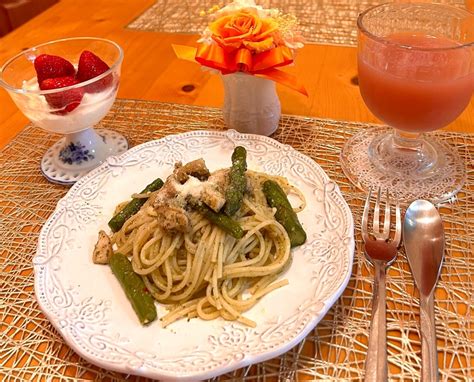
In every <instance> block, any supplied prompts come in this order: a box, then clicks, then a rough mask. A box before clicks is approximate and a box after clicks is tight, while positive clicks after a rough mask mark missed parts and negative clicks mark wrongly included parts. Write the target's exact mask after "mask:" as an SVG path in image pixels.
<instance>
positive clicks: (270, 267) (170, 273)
mask: <svg viewBox="0 0 474 382" xmlns="http://www.w3.org/2000/svg"><path fill="white" fill-rule="evenodd" d="M246 176H247V183H248V185H249V188H250V189H251V192H246V194H245V196H244V199H243V204H242V206H241V208H240V209H239V211H238V212H237V214H236V216H234V220H235V221H236V222H237V223H238V224H240V226H241V227H242V229H243V231H244V235H243V237H242V238H240V239H236V238H235V237H232V236H231V235H229V234H228V233H226V232H224V231H223V230H222V229H221V228H219V227H218V226H216V225H214V224H212V223H211V222H210V221H209V220H207V219H206V218H204V217H203V215H201V214H200V213H199V212H196V211H187V214H188V217H189V228H188V229H187V230H185V231H184V232H181V231H176V230H174V231H168V230H166V229H164V228H163V227H162V226H160V225H159V224H158V219H157V212H156V209H155V208H154V203H156V199H157V195H158V194H157V193H158V192H159V191H157V192H154V193H152V194H151V195H150V197H149V199H148V200H147V201H146V203H145V204H144V205H143V206H142V207H141V209H140V210H139V212H138V213H136V214H135V215H134V216H132V217H131V218H130V219H129V220H127V221H126V222H125V224H124V225H123V226H122V228H121V229H120V230H119V231H117V232H116V233H114V234H113V236H112V243H113V244H114V248H115V250H114V251H115V252H120V253H122V254H124V255H126V256H128V257H130V258H131V263H132V266H133V270H134V272H136V273H137V274H139V275H140V276H141V277H142V279H143V281H144V283H145V285H146V288H147V289H148V291H149V292H150V293H151V295H152V296H153V297H154V298H155V299H156V300H157V301H158V302H160V303H161V304H163V305H165V306H166V307H167V309H168V313H167V314H166V315H165V316H164V317H162V318H161V321H162V325H163V326H167V325H169V324H171V323H172V322H174V321H176V320H179V319H181V318H192V317H200V318H201V319H204V320H213V319H216V318H218V317H222V318H223V319H225V320H235V321H239V322H241V323H243V324H245V325H249V326H255V322H254V321H252V320H250V319H248V318H246V317H245V316H244V312H246V311H248V310H249V309H250V308H251V307H252V306H254V305H255V304H256V303H257V302H258V300H259V299H260V298H262V297H263V296H264V295H266V294H268V293H270V292H271V291H273V290H275V289H277V288H280V287H282V286H284V285H286V284H287V283H288V281H287V280H278V278H279V276H280V275H281V274H282V273H283V272H285V270H286V269H287V268H288V267H289V266H290V264H291V253H290V239H289V236H288V234H287V232H286V231H285V228H284V227H283V226H282V225H281V224H280V223H279V222H278V221H277V220H276V219H275V217H274V214H275V211H274V209H272V208H270V207H268V205H267V203H266V200H265V196H264V195H263V193H262V191H261V188H262V187H261V185H262V183H263V182H264V181H265V180H268V179H272V180H274V181H276V182H277V183H278V184H280V186H281V187H282V188H283V189H284V190H285V191H286V192H291V191H293V192H294V193H295V195H297V196H298V197H299V198H300V199H301V201H302V203H301V205H300V206H299V207H298V210H301V209H302V208H304V204H305V202H304V197H303V195H302V194H301V193H299V191H298V190H297V189H294V188H293V187H292V186H290V185H289V184H288V182H287V180H286V179H285V178H281V177H272V176H270V175H267V174H264V173H259V172H254V171H247V174H246ZM139 196H140V195H135V197H139Z"/></svg>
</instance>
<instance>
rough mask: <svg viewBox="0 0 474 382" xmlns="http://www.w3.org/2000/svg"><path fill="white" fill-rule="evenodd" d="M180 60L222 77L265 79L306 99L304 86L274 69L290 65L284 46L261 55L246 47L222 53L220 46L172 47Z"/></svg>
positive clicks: (290, 58)
mask: <svg viewBox="0 0 474 382" xmlns="http://www.w3.org/2000/svg"><path fill="white" fill-rule="evenodd" d="M173 49H174V52H175V54H176V56H177V57H178V58H180V59H183V60H187V61H192V62H196V61H197V62H198V63H200V64H201V65H204V66H207V67H209V68H213V69H217V70H219V71H220V72H221V73H222V74H229V73H235V72H245V73H249V74H253V75H256V76H258V77H263V78H267V79H270V80H273V81H275V82H278V83H280V84H282V85H284V86H287V87H289V88H291V89H293V90H296V91H298V92H300V93H301V94H304V95H305V96H308V93H307V92H306V89H305V87H304V85H303V84H302V83H301V82H300V81H299V80H298V79H297V78H296V76H294V75H292V74H289V73H286V72H283V71H281V70H278V69H276V68H277V67H280V66H285V65H289V64H291V63H292V62H293V54H292V52H291V50H290V49H289V48H288V47H286V46H278V47H276V48H273V49H271V50H267V51H265V52H262V53H257V54H252V53H251V52H250V50H248V49H246V48H240V49H236V50H234V51H232V52H228V51H225V50H224V49H223V48H222V47H220V46H219V45H200V46H199V47H198V48H193V47H190V46H183V45H173Z"/></svg>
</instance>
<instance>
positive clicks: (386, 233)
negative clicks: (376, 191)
mask: <svg viewBox="0 0 474 382" xmlns="http://www.w3.org/2000/svg"><path fill="white" fill-rule="evenodd" d="M389 236H390V197H389V195H388V189H387V196H386V198H385V216H384V221H383V239H384V240H387V239H388V238H389Z"/></svg>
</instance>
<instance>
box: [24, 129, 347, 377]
mask: <svg viewBox="0 0 474 382" xmlns="http://www.w3.org/2000/svg"><path fill="white" fill-rule="evenodd" d="M208 134H210V135H211V136H212V135H216V136H222V137H224V136H229V135H232V134H233V135H235V136H236V137H239V138H249V139H251V140H262V141H263V142H265V143H269V144H271V145H272V146H273V147H281V148H283V147H287V148H289V150H291V151H292V152H293V154H295V155H297V156H300V157H301V158H304V159H305V160H306V161H309V162H310V163H311V164H312V166H314V167H315V168H317V169H318V171H319V175H322V176H323V177H324V178H325V179H326V180H331V179H330V178H329V176H328V175H327V174H326V172H325V171H324V170H323V169H322V168H321V166H320V165H319V164H318V163H317V162H316V161H314V160H313V159H312V158H310V157H309V156H307V155H305V154H303V153H301V152H299V151H298V150H296V149H294V148H293V147H292V146H290V145H286V144H283V143H280V142H278V141H276V140H274V139H272V138H270V137H267V136H261V135H254V134H248V133H245V134H243V133H238V132H236V131H234V130H227V131H217V130H196V131H188V132H185V133H179V134H170V135H167V136H165V137H162V138H159V139H156V140H151V141H147V142H144V143H141V144H139V145H136V146H134V147H132V148H129V149H128V150H127V151H126V152H124V153H122V154H120V155H117V156H112V157H109V159H112V160H117V161H120V160H122V159H125V158H127V157H128V156H131V155H133V154H134V153H135V152H137V151H140V150H142V149H144V148H147V147H153V146H155V145H157V144H160V143H161V142H162V141H164V140H167V139H175V138H176V137H183V136H195V137H196V138H199V137H206V136H207V135H208ZM110 167H112V166H111V165H109V162H108V160H106V161H105V162H104V163H103V164H102V165H100V166H99V167H97V168H96V169H94V170H92V171H91V172H89V173H88V174H87V175H85V176H84V177H83V178H81V179H80V180H79V181H78V182H76V183H75V184H74V185H73V186H72V187H71V188H70V189H69V191H68V192H67V193H66V195H65V196H63V197H62V198H60V199H59V200H58V204H57V206H56V208H55V210H53V212H52V213H51V215H50V216H49V217H48V219H47V220H46V221H45V223H44V225H43V227H42V228H41V231H40V234H39V237H41V236H42V235H43V232H44V231H45V230H46V228H47V224H48V223H49V222H50V221H51V220H53V219H54V217H55V215H56V214H58V213H59V212H60V211H61V210H62V209H65V207H64V205H63V206H59V203H61V202H62V203H65V202H67V200H68V199H69V198H73V197H74V194H75V191H76V190H77V189H79V188H80V187H81V185H82V184H83V183H84V182H86V181H88V180H89V178H92V177H93V176H95V175H96V174H99V173H100V172H102V171H106V170H107V169H108V168H110ZM334 185H335V186H336V189H335V192H336V193H337V194H338V195H339V197H340V199H341V201H343V203H344V208H345V213H346V217H347V218H348V227H347V230H348V232H350V234H351V236H350V239H351V240H350V243H349V245H348V249H349V253H348V259H347V260H348V267H347V272H346V274H345V277H344V279H343V280H342V282H341V283H340V284H339V286H338V289H337V290H336V291H335V292H334V293H333V294H332V295H331V296H330V297H329V298H328V301H327V303H324V304H323V305H324V306H323V308H322V309H320V310H319V313H318V314H317V315H316V316H314V317H313V319H312V320H311V321H310V322H308V323H307V324H306V326H305V327H304V328H303V329H302V330H301V331H300V332H299V333H298V334H297V335H295V336H294V337H293V338H292V339H291V340H289V341H287V342H285V343H283V344H282V345H280V346H278V347H276V348H275V349H272V350H270V351H266V352H263V353H258V354H256V355H250V356H247V355H246V356H245V357H244V358H242V359H241V360H238V361H235V362H230V363H228V364H227V365H226V366H220V367H217V368H215V369H212V370H209V371H205V372H202V373H200V374H196V373H190V374H181V375H176V374H169V373H168V372H167V371H164V370H163V371H158V370H156V369H155V368H150V367H148V366H142V367H138V368H127V366H126V365H125V367H120V366H119V365H120V364H114V363H111V362H106V361H103V360H101V359H95V358H94V357H93V356H92V355H91V354H89V353H87V351H85V350H84V349H83V348H81V347H80V346H78V345H77V344H76V343H75V342H74V341H73V340H72V339H71V338H70V336H69V335H67V333H64V330H63V329H62V328H61V327H60V325H59V323H58V321H57V317H55V316H54V313H53V312H50V311H49V309H48V308H47V307H46V305H45V304H46V302H45V301H43V300H42V299H41V298H40V297H39V293H40V291H41V290H40V285H39V284H38V274H39V272H40V270H41V267H43V265H42V264H35V263H34V259H33V265H34V276H35V282H34V287H35V295H36V299H37V301H38V304H39V306H40V308H41V310H42V312H43V313H44V314H45V316H46V317H47V319H48V320H49V321H50V322H51V324H52V325H53V326H54V328H55V329H56V330H57V331H58V333H59V334H60V335H61V337H62V338H63V339H64V341H65V342H66V343H67V345H68V346H70V347H71V349H73V350H74V351H75V352H76V353H77V354H78V355H80V356H81V357H82V358H84V359H85V360H87V361H88V362H90V363H91V364H94V365H96V366H99V367H102V368H104V369H107V370H111V371H116V372H120V373H127V374H133V375H137V376H142V377H147V378H154V379H160V380H166V381H180V382H185V381H194V380H197V379H199V380H201V379H208V378H213V377H216V376H219V375H222V374H225V373H228V372H230V371H233V370H236V369H240V368H242V367H246V366H249V365H252V364H255V363H260V362H264V361H266V360H269V359H271V358H274V357H277V356H279V355H281V354H283V353H285V352H287V351H289V350H290V349H291V348H293V347H294V346H296V345H297V344H299V343H300V342H301V341H302V340H303V339H304V338H305V337H306V336H307V335H308V334H309V332H310V331H311V330H313V329H314V328H315V327H316V326H317V325H318V323H319V322H320V321H321V320H322V319H323V318H324V316H325V315H326V313H327V312H328V311H329V309H330V308H331V307H332V306H333V305H334V303H335V302H336V300H337V299H338V298H339V297H340V296H341V295H342V293H343V291H344V290H345V288H346V286H347V284H348V282H349V280H350V277H351V274H352V267H353V261H354V254H355V237H354V219H353V216H352V212H351V210H350V207H349V206H348V205H347V202H346V201H345V199H344V197H343V195H342V193H341V191H340V189H339V186H338V185H337V184H336V183H334ZM37 256H40V245H39V240H38V246H37V250H36V255H35V258H36V257H37Z"/></svg>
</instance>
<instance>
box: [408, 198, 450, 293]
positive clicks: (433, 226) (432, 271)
mask: <svg viewBox="0 0 474 382" xmlns="http://www.w3.org/2000/svg"><path fill="white" fill-rule="evenodd" d="M403 238H404V239H403V240H404V243H405V249H406V254H407V258H408V263H409V264H410V269H411V272H412V274H413V278H414V279H415V284H416V287H417V288H418V289H419V290H420V293H421V294H423V295H426V296H428V295H429V294H431V292H432V291H433V289H434V287H435V285H436V283H437V282H438V278H439V274H440V272H441V267H442V264H443V257H444V229H443V223H442V221H441V217H440V215H439V213H438V210H437V209H436V208H435V207H434V206H433V204H431V203H430V202H428V201H426V200H417V201H415V202H413V203H412V204H410V206H409V207H408V209H407V211H406V213H405V224H404V225H403Z"/></svg>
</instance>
